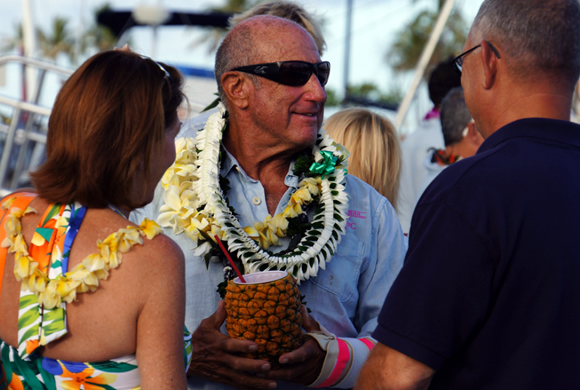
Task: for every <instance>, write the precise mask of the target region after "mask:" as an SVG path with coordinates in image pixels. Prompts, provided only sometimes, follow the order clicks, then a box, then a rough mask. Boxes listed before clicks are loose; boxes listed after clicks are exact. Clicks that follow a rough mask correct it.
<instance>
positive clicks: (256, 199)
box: [252, 196, 262, 206]
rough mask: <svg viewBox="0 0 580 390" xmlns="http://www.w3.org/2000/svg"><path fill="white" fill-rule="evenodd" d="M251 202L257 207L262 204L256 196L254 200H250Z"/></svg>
mask: <svg viewBox="0 0 580 390" xmlns="http://www.w3.org/2000/svg"><path fill="white" fill-rule="evenodd" d="M252 202H253V203H254V204H255V205H256V206H257V205H259V204H260V203H262V200H261V199H260V198H258V197H257V196H256V197H255V198H254V199H252Z"/></svg>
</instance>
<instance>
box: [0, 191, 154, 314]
mask: <svg viewBox="0 0 580 390" xmlns="http://www.w3.org/2000/svg"><path fill="white" fill-rule="evenodd" d="M14 199H15V198H10V199H8V200H7V201H5V202H4V203H3V204H2V209H5V210H8V209H10V206H11V204H12V203H13V201H14ZM29 213H36V210H34V209H33V208H31V207H27V208H26V210H24V211H23V210H20V209H19V208H17V207H13V208H12V209H10V213H9V215H8V216H7V217H6V223H5V225H4V226H5V229H6V238H5V239H4V241H3V242H2V244H1V246H2V247H3V248H8V251H9V252H10V253H14V276H15V277H16V280H17V281H21V282H22V290H23V291H30V292H31V293H33V294H36V296H37V297H38V303H39V304H41V305H43V306H44V308H46V309H53V308H55V307H57V306H59V305H60V304H61V303H62V302H63V301H65V302H67V303H71V302H72V301H74V300H76V296H77V294H80V293H84V292H87V291H91V292H93V291H95V290H96V289H97V288H98V287H99V280H105V279H107V277H108V276H109V271H110V270H111V269H114V268H117V267H118V266H119V265H120V264H121V259H122V256H123V255H122V254H123V253H126V252H128V251H129V250H130V249H131V247H132V246H133V245H135V244H143V239H142V238H141V236H146V237H147V238H148V239H149V240H151V239H153V237H155V236H156V235H157V234H159V233H160V232H161V228H160V227H159V226H158V225H157V224H156V223H155V222H153V221H150V220H148V219H145V220H144V221H143V223H141V226H139V227H138V228H136V227H132V226H128V227H127V228H126V229H120V230H119V231H118V232H116V233H113V234H111V235H109V236H108V237H107V238H105V240H104V241H101V240H98V241H97V247H98V249H99V253H95V254H92V255H89V256H87V257H86V258H85V259H84V260H83V261H82V262H81V263H79V264H78V265H77V266H75V267H74V268H73V269H72V270H71V271H70V272H67V273H66V274H64V275H60V276H59V277H57V278H55V279H50V278H49V277H48V276H47V274H46V273H44V272H43V271H42V270H40V269H39V267H38V263H37V262H36V261H35V260H34V259H33V258H32V257H30V255H29V252H28V247H27V246H26V243H25V241H24V238H23V236H22V226H21V224H20V219H21V218H22V216H24V215H26V214H29Z"/></svg>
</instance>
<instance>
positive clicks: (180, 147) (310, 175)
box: [158, 103, 348, 282]
mask: <svg viewBox="0 0 580 390" xmlns="http://www.w3.org/2000/svg"><path fill="white" fill-rule="evenodd" d="M218 108H219V112H216V113H214V114H212V115H211V116H210V117H209V119H208V121H207V123H206V126H205V128H204V129H202V130H200V131H199V133H198V135H197V137H196V138H195V139H193V138H180V139H178V140H177V141H176V149H177V156H176V160H175V163H174V164H173V165H172V166H171V167H170V168H169V169H168V170H167V172H166V173H165V175H164V176H163V178H162V180H161V183H162V185H163V187H164V189H165V194H164V205H163V206H162V207H161V209H160V212H161V214H160V216H159V218H158V223H159V225H161V226H163V227H172V228H173V232H174V233H175V234H181V233H185V234H186V235H187V236H188V237H189V238H191V240H193V242H194V243H195V244H196V246H197V247H196V249H195V250H194V255H195V256H203V257H204V259H205V261H206V265H207V264H208V262H209V258H210V257H212V256H214V255H218V254H219V248H218V247H217V245H216V244H215V241H216V239H215V236H218V237H219V238H220V240H223V241H226V242H227V245H228V250H229V251H230V252H232V253H233V252H237V257H238V259H239V260H241V261H242V263H243V264H244V268H245V272H257V271H265V270H270V269H275V270H288V271H291V272H292V273H293V275H294V276H295V277H296V278H297V279H298V281H299V282H300V281H302V280H305V279H309V278H310V277H314V276H316V274H317V272H318V268H319V267H320V268H322V269H324V268H325V263H326V262H329V261H330V259H331V258H332V257H333V256H334V254H335V253H336V248H337V246H338V244H339V243H340V240H341V237H342V235H343V234H344V233H345V228H346V219H347V217H346V211H347V209H348V196H347V194H346V193H345V192H344V183H345V176H346V166H347V158H348V152H347V151H346V149H345V148H344V147H343V146H342V145H340V144H337V143H335V142H334V141H333V140H332V139H331V138H330V137H328V136H327V135H326V134H325V133H324V132H323V131H322V130H321V131H319V133H318V137H317V140H316V143H315V145H314V146H313V148H312V154H311V156H300V157H299V158H298V159H297V161H296V164H295V166H294V174H296V175H298V176H299V177H301V178H302V180H301V181H300V183H299V185H298V189H297V190H296V191H295V192H294V193H293V194H292V195H291V197H290V201H289V202H288V205H287V206H286V208H285V210H284V211H283V212H282V213H280V214H278V215H275V216H274V217H272V216H270V215H268V217H267V218H266V219H265V220H264V221H258V222H255V223H254V225H253V226H246V227H242V226H241V225H240V223H239V221H238V220H237V218H236V217H235V216H234V212H233V210H231V208H230V207H229V204H228V200H227V197H226V196H225V195H224V192H225V191H227V189H229V187H227V180H224V179H222V178H220V176H219V172H220V162H221V161H220V156H221V142H222V137H223V133H224V131H225V129H226V127H227V112H226V110H225V107H224V106H223V105H222V104H221V103H220V104H219V106H218ZM312 202H317V204H318V205H317V209H316V211H315V212H314V216H313V219H312V222H310V223H306V224H304V223H302V221H304V220H305V218H304V217H306V208H307V206H308V205H309V204H311V203H312ZM301 215H302V217H301ZM306 221H307V218H306ZM285 236H290V237H292V238H293V240H292V242H291V244H290V247H289V248H288V249H287V250H285V251H281V252H278V253H272V252H271V251H269V250H268V248H269V247H270V246H272V245H273V246H277V245H280V240H279V238H280V237H285ZM296 237H298V238H300V240H299V241H297V240H296ZM294 241H297V242H295V243H294ZM293 243H294V244H293Z"/></svg>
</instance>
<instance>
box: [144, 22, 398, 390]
mask: <svg viewBox="0 0 580 390" xmlns="http://www.w3.org/2000/svg"><path fill="white" fill-rule="evenodd" d="M215 75H216V80H217V82H218V91H219V95H220V98H221V101H222V102H223V104H224V105H225V108H226V109H227V115H226V117H227V127H226V129H225V131H224V133H223V139H222V147H221V149H220V152H219V153H220V155H221V159H220V165H218V167H219V175H220V176H221V177H223V178H225V179H227V181H228V183H229V184H228V187H230V188H229V189H227V190H224V187H225V186H223V187H222V190H223V191H224V192H226V191H227V195H226V196H227V198H228V204H229V205H230V206H233V207H234V208H235V212H236V218H237V219H238V221H239V223H240V225H241V226H254V223H255V221H264V220H265V219H266V217H267V215H268V214H269V215H271V216H274V215H278V214H280V213H281V211H283V210H284V209H285V208H286V205H287V204H288V202H289V199H290V196H291V195H292V194H294V192H295V191H296V189H297V187H298V186H299V182H300V180H302V178H301V177H298V175H295V174H294V170H293V168H294V166H295V165H296V164H297V158H298V156H300V155H301V154H305V153H306V154H308V153H311V150H312V147H313V145H314V143H315V141H316V140H317V136H318V131H319V129H320V128H321V126H322V121H323V115H324V103H325V102H326V92H325V89H324V86H325V85H326V83H327V81H328V77H329V75H330V64H329V63H328V62H327V61H322V60H321V58H320V55H319V51H318V48H317V46H316V44H315V42H314V40H313V39H312V37H311V36H310V35H308V33H307V32H306V30H304V29H303V28H302V27H300V26H299V25H297V24H296V23H294V22H292V21H288V20H285V19H281V18H278V17H274V16H255V17H252V18H249V19H247V20H245V21H242V22H240V23H239V24H237V25H236V26H234V27H233V28H232V29H231V30H230V32H229V33H228V35H227V36H226V38H225V39H224V41H223V42H222V44H221V46H220V48H219V49H218V53H217V55H216V68H215ZM210 120H212V119H211V117H210ZM208 126H209V125H208ZM193 132H194V131H189V130H188V131H186V132H185V134H186V135H187V136H191V133H193ZM181 135H184V134H183V133H182V134H181ZM210 168H211V169H214V168H215V163H214V166H212V167H210ZM345 180H346V190H344V191H345V195H347V196H348V198H349V199H348V211H346V212H347V213H348V216H350V217H351V218H352V219H353V220H354V221H353V222H352V223H350V224H348V225H346V226H345V229H344V234H343V235H341V237H340V243H339V244H337V247H336V250H335V252H334V253H333V255H332V257H331V258H330V261H329V262H326V263H325V264H324V269H322V268H319V269H318V271H317V272H316V273H315V275H314V276H312V275H311V276H310V278H309V279H305V280H302V281H301V284H300V285H299V289H300V292H301V294H303V295H304V296H305V300H306V301H307V304H306V306H307V307H308V308H309V309H310V310H311V311H312V312H311V315H309V314H308V313H307V312H306V311H304V312H303V313H302V314H303V318H304V323H303V328H304V329H305V330H306V331H308V332H313V335H312V337H310V338H307V339H305V340H303V341H304V343H303V345H302V346H301V347H300V348H298V349H296V350H295V351H293V352H290V353H286V354H284V355H282V356H281V357H280V358H279V363H280V364H281V368H279V369H275V370H272V369H271V368H272V367H271V365H270V364H269V363H267V362H264V361H261V360H255V359H248V358H244V357H240V355H244V354H246V353H250V352H255V351H256V349H257V348H258V345H257V344H256V343H254V342H251V341H242V340H236V339H230V338H228V337H227V336H226V335H224V334H223V333H222V331H223V330H224V327H223V323H224V319H225V310H224V307H223V303H220V299H219V295H218V294H217V292H216V286H217V284H218V283H220V282H222V281H223V280H224V265H223V264H222V263H221V261H220V260H219V259H218V258H217V256H216V257H215V258H214V259H212V261H209V265H208V267H206V264H205V263H204V260H203V257H202V256H201V255H196V254H194V252H193V251H192V248H193V249H195V243H194V242H193V241H192V240H191V239H190V238H189V237H188V236H187V235H185V234H174V233H173V231H172V229H170V228H165V229H164V232H165V233H166V234H168V235H170V236H171V237H172V238H173V239H174V240H175V241H176V242H177V243H178V244H179V245H180V246H181V248H182V249H183V251H184V253H185V255H186V283H187V291H186V294H187V295H186V324H187V326H188V329H192V330H194V331H195V332H194V333H193V334H192V339H193V361H192V364H191V366H190V371H189V375H190V378H189V380H188V383H189V388H190V389H208V390H209V389H212V390H213V389H230V388H232V387H236V388H240V389H272V388H276V387H277V388H278V389H302V388H305V386H306V385H312V386H314V387H319V388H327V387H330V386H334V387H339V388H351V387H352V386H353V385H354V382H355V380H356V378H357V376H358V373H359V370H360V368H361V367H362V364H363V363H364V361H365V360H366V357H367V356H368V353H369V351H370V350H371V349H372V347H373V346H374V340H373V339H372V338H371V337H370V334H371V332H372V331H373V330H374V328H375V327H376V320H377V316H378V313H379V310H380V307H381V305H382V302H383V301H384V298H385V296H386V293H387V291H388V289H389V288H390V286H391V284H392V282H393V281H394V279H395V277H396V275H397V273H398V271H399V269H400V268H401V266H402V261H403V258H404V255H405V251H406V246H405V240H404V236H403V233H402V231H401V229H400V225H399V222H398V219H397V216H396V213H395V211H394V209H393V207H392V206H391V205H390V204H389V202H388V201H387V200H386V198H384V197H382V196H381V195H379V194H378V193H377V192H376V191H375V190H374V189H372V188H371V187H370V186H369V185H367V184H366V183H364V182H362V181H361V180H359V179H357V178H355V177H351V176H350V175H347V176H346V179H345ZM337 190H340V191H343V190H342V189H337ZM337 192H338V191H337ZM156 197H157V198H159V194H157V196H156ZM312 205H313V206H314V207H310V208H308V211H307V214H308V217H309V221H312V215H313V213H314V211H315V209H316V204H315V203H312ZM304 207H306V206H304ZM147 214H148V216H149V217H150V218H151V217H152V218H156V216H155V214H157V215H159V214H158V209H156V210H151V209H149V210H148V211H147ZM305 222H306V221H305ZM280 240H281V241H283V242H284V243H285V245H288V244H289V241H290V239H289V237H283V238H280ZM284 240H285V241H284ZM283 248H284V246H282V247H280V248H276V247H270V248H269V250H273V252H278V251H279V250H280V249H283ZM314 250H316V248H314ZM216 260H217V261H216ZM214 261H216V262H214ZM212 313H213V314H212ZM316 321H320V322H316ZM220 329H221V331H220Z"/></svg>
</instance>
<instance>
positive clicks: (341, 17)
mask: <svg viewBox="0 0 580 390" xmlns="http://www.w3.org/2000/svg"><path fill="white" fill-rule="evenodd" d="M30 1H31V3H32V9H33V12H32V18H33V21H34V23H35V24H36V25H38V26H39V27H41V28H43V29H46V30H48V29H49V27H50V23H51V21H52V20H53V19H54V18H55V17H56V16H59V17H66V18H68V19H69V23H70V27H71V30H72V31H73V32H80V31H81V30H82V26H84V25H87V24H88V23H89V21H90V20H91V18H92V11H93V10H94V9H95V8H98V6H99V5H101V4H103V3H105V2H106V0H30ZM158 1H159V2H160V3H161V4H162V5H163V6H164V7H166V8H167V9H168V10H172V11H189V12H197V11H205V10H207V9H208V8H209V7H211V6H215V5H220V4H221V3H222V1H221V0H109V1H108V2H109V4H111V6H112V7H113V9H115V10H130V9H132V8H133V7H135V6H136V5H138V4H154V3H156V2H158ZM295 1H297V2H298V3H300V4H302V5H303V6H304V7H305V9H306V10H307V11H309V12H312V13H314V14H315V15H317V16H318V17H320V18H322V20H323V21H324V26H323V33H324V36H325V39H326V42H327V46H328V48H327V51H326V52H325V53H324V55H323V59H324V60H328V61H330V62H331V64H332V71H331V77H330V80H329V82H328V85H327V87H328V88H331V89H333V90H335V91H336V92H337V93H339V94H340V95H341V94H342V92H343V91H344V63H345V30H346V28H345V27H346V11H347V7H346V4H347V0H295ZM436 2H437V1H436V0H353V13H352V34H351V53H350V56H349V61H350V72H349V82H350V83H354V84H358V83H362V82H372V83H375V84H377V85H378V86H379V87H380V88H381V89H382V90H384V91H387V90H389V89H391V88H399V89H400V90H402V91H403V93H404V92H406V90H407V89H408V88H409V86H410V84H411V81H412V78H413V73H412V72H409V73H407V74H394V73H393V72H392V71H391V70H390V68H389V65H388V64H387V61H386V54H385V53H386V52H387V51H388V48H389V47H390V45H391V44H392V43H393V38H394V37H395V35H396V33H397V32H398V31H400V30H401V29H402V28H403V27H404V26H405V24H407V23H408V22H409V21H410V20H412V19H413V18H414V16H415V15H416V14H417V13H418V12H420V11H421V10H423V9H428V8H434V7H435V6H436ZM481 2H482V0H456V5H455V7H456V8H458V9H459V10H461V12H462V13H463V15H464V18H465V19H466V21H467V24H468V25H470V24H471V22H472V20H473V18H474V17H475V14H476V13H477V10H478V9H479V6H480V4H481ZM0 7H1V9H2V17H1V23H0V40H2V39H5V38H9V37H11V36H13V35H14V32H15V26H16V25H17V24H18V23H19V22H20V20H21V18H22V5H21V3H20V1H15V0H0ZM130 31H131V32H130V36H131V42H132V44H133V46H132V49H133V50H134V51H137V52H139V53H141V54H144V55H148V56H151V55H152V54H154V55H155V57H156V58H155V59H157V60H160V61H164V62H167V63H170V64H174V65H185V66H195V67H201V68H206V69H212V68H213V62H214V55H215V52H209V53H208V46H207V45H199V46H197V47H194V46H192V42H194V41H195V40H197V39H199V38H200V37H201V36H203V34H204V32H206V31H207V30H206V29H204V28H200V27H196V28H182V27H172V26H171V27H161V28H159V30H158V44H157V50H156V53H152V49H153V44H152V42H153V31H152V29H151V28H149V27H137V28H133V29H131V30H130ZM57 62H58V63H60V64H62V65H67V66H70V64H69V63H67V60H66V59H65V58H58V59H57ZM10 74H11V73H10V71H8V73H7V75H8V77H7V87H6V88H2V87H0V94H4V93H6V90H9V89H10V84H11V83H10V82H11V77H10ZM422 93H423V94H425V92H424V91H423V92H422ZM417 101H418V103H417V104H416V106H417V105H418V106H420V107H415V111H416V112H417V113H421V112H422V111H425V110H428V109H429V108H430V107H427V106H425V105H428V104H429V102H428V101H426V102H425V99H422V100H421V99H417ZM422 106H425V107H422ZM416 115H419V114H416Z"/></svg>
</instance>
